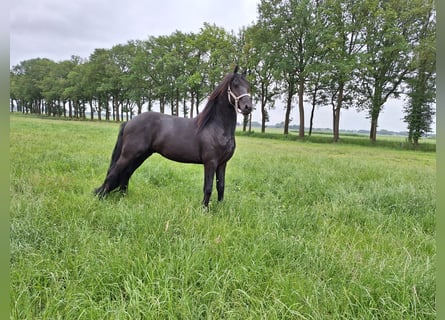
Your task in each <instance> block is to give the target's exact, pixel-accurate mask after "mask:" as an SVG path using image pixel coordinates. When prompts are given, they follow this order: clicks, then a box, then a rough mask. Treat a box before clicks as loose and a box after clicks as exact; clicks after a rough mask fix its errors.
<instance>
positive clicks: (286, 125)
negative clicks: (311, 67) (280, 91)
mask: <svg viewBox="0 0 445 320" xmlns="http://www.w3.org/2000/svg"><path fill="white" fill-rule="evenodd" d="M291 109H292V92H291V91H289V92H288V95H287V102H286V115H285V118H284V134H289V119H290V111H291Z"/></svg>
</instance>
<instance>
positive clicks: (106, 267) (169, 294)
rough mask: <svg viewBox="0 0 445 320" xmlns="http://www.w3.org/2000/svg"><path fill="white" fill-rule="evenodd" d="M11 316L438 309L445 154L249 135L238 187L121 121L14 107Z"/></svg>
mask: <svg viewBox="0 0 445 320" xmlns="http://www.w3.org/2000/svg"><path fill="white" fill-rule="evenodd" d="M10 128H11V133H10V158H11V186H10V190H11V192H10V193H11V201H10V203H11V208H10V210H11V286H10V297H11V319H435V316H436V306H435V271H436V270H435V269H436V267H435V266H436V262H435V257H436V244H435V240H434V238H435V208H436V204H435V196H436V195H435V184H436V181H435V180H436V175H435V165H436V160H435V153H431V152H413V151H406V150H392V149H389V148H379V147H378V146H377V147H375V146H374V147H364V146H356V145H349V144H340V145H332V144H317V143H304V142H300V141H280V140H270V139H258V138H254V137H245V136H239V137H237V150H236V152H235V155H234V158H233V159H232V160H231V161H230V162H229V165H228V168H227V175H226V180H227V181H226V199H225V200H224V202H222V203H218V202H217V201H216V200H215V198H216V197H215V194H214V196H213V197H212V200H213V201H212V202H211V204H210V210H209V211H208V212H206V211H203V210H202V209H201V206H200V203H201V198H202V175H203V168H202V167H201V166H198V165H185V164H180V163H175V162H171V161H169V160H166V159H164V158H162V157H160V156H158V155H154V156H152V157H151V158H149V160H148V161H147V162H145V163H144V164H143V165H142V166H141V167H140V168H139V169H138V170H137V171H136V172H135V174H134V175H133V177H132V179H131V180H130V186H129V193H128V195H127V196H125V197H121V196H119V195H118V194H112V195H110V196H109V197H108V198H106V199H105V200H102V201H101V200H98V199H96V198H95V197H93V195H92V190H93V189H94V188H95V187H97V186H99V185H100V184H101V183H102V180H103V178H104V175H105V173H106V170H107V167H108V164H109V157H110V155H111V151H112V148H113V146H114V142H115V139H116V136H117V130H118V125H117V124H111V123H91V122H87V123H84V122H67V121H52V120H41V119H34V118H25V117H17V116H11V119H10Z"/></svg>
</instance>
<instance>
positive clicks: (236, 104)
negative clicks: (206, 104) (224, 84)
mask: <svg viewBox="0 0 445 320" xmlns="http://www.w3.org/2000/svg"><path fill="white" fill-rule="evenodd" d="M246 96H247V97H250V94H249V93H243V94H242V95H240V96H238V97H237V96H235V94H234V93H233V92H232V90H231V89H230V86H229V87H228V88H227V97H228V98H229V103H230V104H231V105H232V106H233V107H234V108H235V111H236V112H238V113H241V111H240V110H239V107H238V101H239V99H241V98H242V97H246ZM230 97H232V98H233V99H235V104H233V103H232V102H230Z"/></svg>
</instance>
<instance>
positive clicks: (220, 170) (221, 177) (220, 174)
mask: <svg viewBox="0 0 445 320" xmlns="http://www.w3.org/2000/svg"><path fill="white" fill-rule="evenodd" d="M226 165H227V162H224V163H222V164H220V165H219V166H218V167H217V168H216V190H217V191H218V201H222V200H223V199H224V183H225V182H224V181H225V176H226Z"/></svg>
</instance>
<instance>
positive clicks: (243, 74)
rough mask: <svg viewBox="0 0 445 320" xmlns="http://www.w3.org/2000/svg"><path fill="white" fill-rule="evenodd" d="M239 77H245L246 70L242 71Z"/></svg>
mask: <svg viewBox="0 0 445 320" xmlns="http://www.w3.org/2000/svg"><path fill="white" fill-rule="evenodd" d="M241 75H242V76H243V77H245V76H247V69H246V70H244V71H243V73H241Z"/></svg>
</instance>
